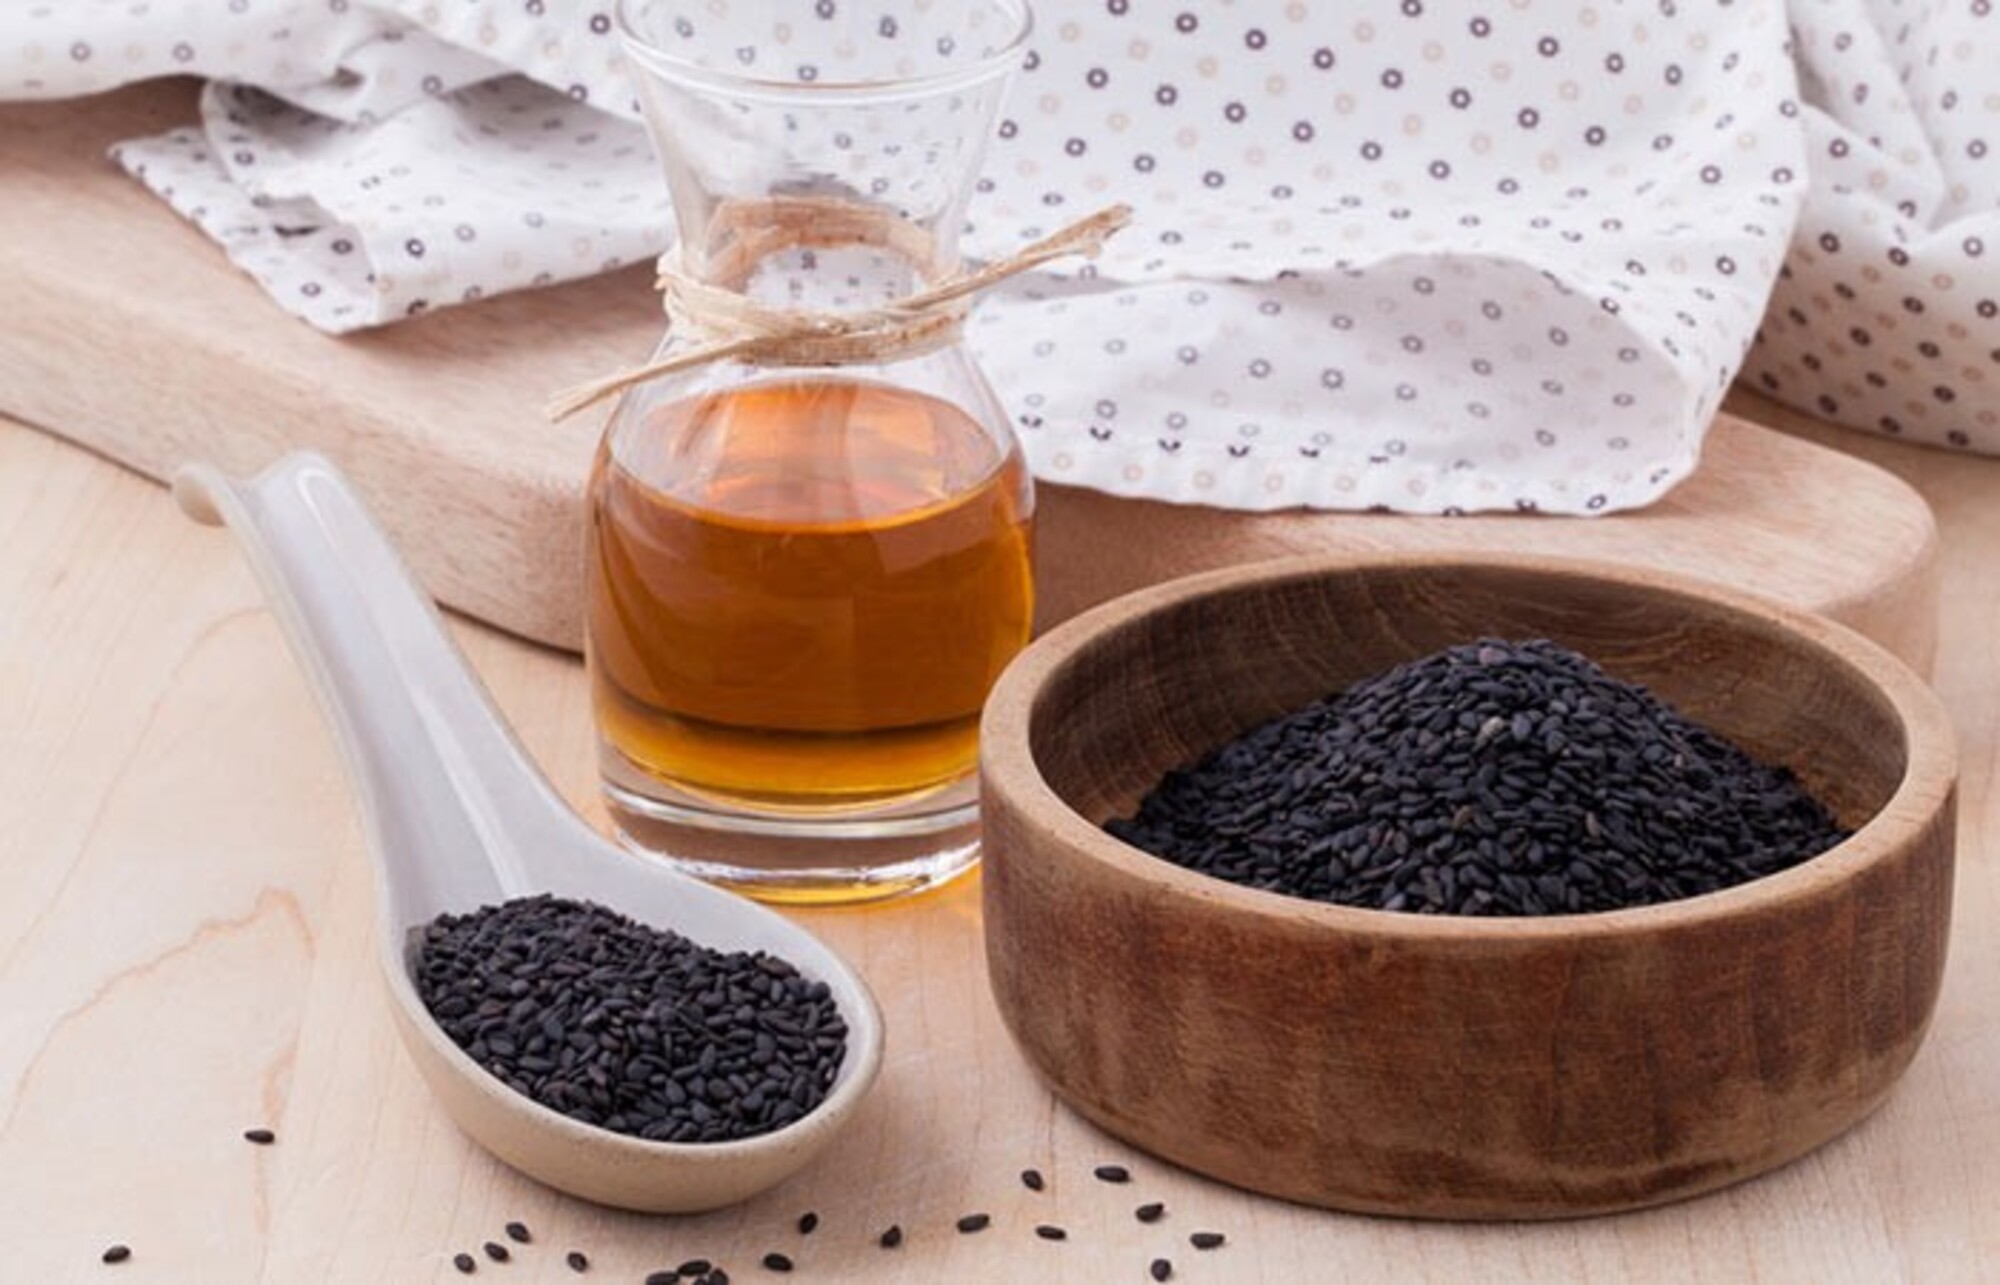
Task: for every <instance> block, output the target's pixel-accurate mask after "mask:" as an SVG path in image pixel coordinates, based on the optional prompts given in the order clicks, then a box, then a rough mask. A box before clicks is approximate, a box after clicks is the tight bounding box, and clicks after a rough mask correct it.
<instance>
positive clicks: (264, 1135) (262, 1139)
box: [243, 1129, 278, 1147]
mask: <svg viewBox="0 0 2000 1285" xmlns="http://www.w3.org/2000/svg"><path fill="white" fill-rule="evenodd" d="M243 1140H244V1141H245V1142H254V1143H256V1144H257V1145H258V1146H260V1147H268V1146H270V1145H271V1144H272V1143H274V1142H276V1141H277V1140H278V1135H277V1134H275V1133H272V1132H271V1131H270V1130H269V1129H245V1130H244V1131H243Z"/></svg>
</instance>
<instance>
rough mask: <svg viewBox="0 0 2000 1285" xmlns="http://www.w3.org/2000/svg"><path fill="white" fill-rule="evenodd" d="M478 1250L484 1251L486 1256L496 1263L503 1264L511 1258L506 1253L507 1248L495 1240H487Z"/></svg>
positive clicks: (510, 1255)
mask: <svg viewBox="0 0 2000 1285" xmlns="http://www.w3.org/2000/svg"><path fill="white" fill-rule="evenodd" d="M480 1248H481V1249H483V1250H485V1251H486V1256H487V1257H488V1258H490V1259H492V1260H493V1261H494V1262H496V1263H504V1262H506V1261H507V1260H508V1259H510V1258H512V1257H513V1255H512V1254H510V1253H508V1252H507V1247H506V1246H505V1245H503V1244H501V1243H500V1242H499V1241H497V1240H489V1241H487V1242H486V1243H485V1244H484V1245H481V1246H480Z"/></svg>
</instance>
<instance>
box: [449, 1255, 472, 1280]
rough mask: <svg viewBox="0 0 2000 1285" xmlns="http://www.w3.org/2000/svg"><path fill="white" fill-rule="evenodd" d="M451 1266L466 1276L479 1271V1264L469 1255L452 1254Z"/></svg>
mask: <svg viewBox="0 0 2000 1285" xmlns="http://www.w3.org/2000/svg"><path fill="white" fill-rule="evenodd" d="M451 1265H452V1266H453V1267H456V1268H457V1269H458V1270H459V1271H460V1272H462V1273H464V1274H465V1275H467V1276H470V1275H472V1274H473V1273H474V1272H476V1271H478V1270H479V1263H478V1262H477V1261H476V1260H475V1259H474V1258H473V1257H472V1255H470V1254H453V1255H452V1256H451Z"/></svg>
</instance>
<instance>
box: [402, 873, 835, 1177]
mask: <svg viewBox="0 0 2000 1285" xmlns="http://www.w3.org/2000/svg"><path fill="white" fill-rule="evenodd" d="M415 946H416V951H415V954H416V962H415V968H414V974H415V981H416V983H417V991H418V994H419V995H420V996H421V997H422V999H423V1001H424V1006H425V1007H426V1008H427V1009H429V1010H430V1012H431V1014H432V1016H434V1017H435V1018H436V1019H437V1021H438V1024H439V1026H440V1027H442V1028H443V1030H444V1032H445V1033H446V1034H447V1035H449V1036H450V1037H451V1039H452V1041H453V1042H454V1043H456V1044H457V1045H458V1046H459V1047H460V1048H462V1049H464V1050H465V1051H466V1053H467V1054H469V1055H470V1056H471V1057H472V1058H473V1060H474V1061H476V1062H478V1063H480V1065H482V1066H484V1067H485V1068H486V1069H487V1070H488V1071H490V1072H492V1073H493V1075H494V1076H495V1077H496V1078H498V1079H499V1080H501V1081H502V1082H503V1083H505V1084H507V1085H508V1086H509V1087H511V1088H513V1089H515V1090H516V1091H517V1092H520V1093H523V1094H525V1095H526V1096H528V1097H530V1098H533V1099H534V1100H535V1101H537V1102H539V1103H541V1104H542V1105H544V1106H546V1107H549V1108H550V1109H552V1110H555V1111H559V1112H561V1113H562V1114H564V1115H567V1116H569V1117H570V1118H572V1119H574V1120H578V1121H581V1122H582V1123H584V1124H588V1125H593V1126H596V1127H599V1128H603V1129H608V1130H611V1131H613V1132H617V1133H622V1134H626V1135H628V1136H632V1137H637V1138H642V1139H645V1140H647V1141H653V1142H675V1143H703V1142H729V1141H733V1140H736V1139H740V1138H748V1137H754V1136H757V1135H759V1134H765V1133H769V1132H771V1131H772V1130H775V1129H780V1128H783V1127H784V1126H786V1125H788V1124H791V1123H793V1122H794V1121H796V1120H799V1119H801V1118H802V1117H804V1116H806V1115H807V1114H809V1113H810V1112H811V1111H813V1110H814V1109H815V1108H816V1107H818V1106H819V1104H820V1103H821V1102H822V1101H823V1100H824V1099H825V1097H826V1094H827V1092H828V1090H829V1089H830V1088H831V1087H832V1085H833V1082H834V1080H835V1078H836V1077H837V1075H838V1073H839V1070H840V1065H841V1062H842V1060H843V1059H844V1057H845V1054H846V1044H847V1023H846V1021H845V1020H844V1019H843V1018H842V1017H841V1015H840V1011H839V1007H838V1005H836V1004H835V1002H834V999H833V995H832V992H831V990H830V989H829V988H828V987H827V985H826V984H825V983H824V982H816V981H812V980H810V979H808V978H806V977H804V976H802V975H801V974H800V973H799V971H798V970H797V969H796V968H794V967H793V966H792V965H791V964H789V963H786V962H785V961H783V960H780V959H777V958H775V957H774V956H771V955H767V954H763V953H745V952H737V953H725V952H720V951H714V950H709V949H707V948H706V947H702V946H698V945H696V944H694V943H693V942H690V941H688V940H687V939H686V938H683V937H680V936H678V935H677V934H674V933H670V932H662V931H660V930H657V929H654V928H651V927H648V926H646V925H644V924H640V923H636V922H634V921H633V920H631V919H628V918H626V917H625V916H623V915H619V914H617V913H615V912H613V911H610V910H606V909H605V908H604V907H602V906H596V905H591V904H590V903H587V902H577V901H567V900H561V899H558V898H555V897H550V896H546V895H545V896H537V897H522V898H517V899H515V900H512V901H508V902H503V903H501V904H500V905H497V906H487V907H484V908H482V909H479V910H475V911H473V912H471V913H469V914H465V915H442V916H439V917H438V918H437V919H435V920H433V921H432V922H431V923H430V924H428V925H426V926H425V927H423V928H421V929H419V930H417V932H416V934H415Z"/></svg>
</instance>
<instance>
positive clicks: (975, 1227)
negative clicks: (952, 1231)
mask: <svg viewBox="0 0 2000 1285" xmlns="http://www.w3.org/2000/svg"><path fill="white" fill-rule="evenodd" d="M992 1222H993V1218H992V1216H991V1215H990V1214H967V1215H966V1216H965V1217H963V1218H961V1219H959V1220H958V1230H959V1232H960V1234H962V1235H967V1236H970V1235H971V1234H972V1233H973V1232H976V1231H985V1230H986V1229H987V1227H988V1226H990V1225H991V1224H992Z"/></svg>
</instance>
